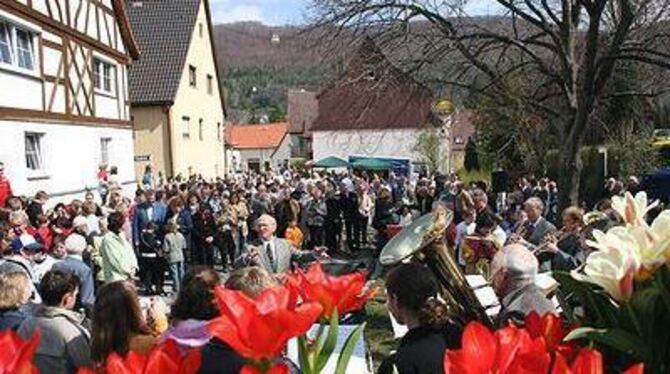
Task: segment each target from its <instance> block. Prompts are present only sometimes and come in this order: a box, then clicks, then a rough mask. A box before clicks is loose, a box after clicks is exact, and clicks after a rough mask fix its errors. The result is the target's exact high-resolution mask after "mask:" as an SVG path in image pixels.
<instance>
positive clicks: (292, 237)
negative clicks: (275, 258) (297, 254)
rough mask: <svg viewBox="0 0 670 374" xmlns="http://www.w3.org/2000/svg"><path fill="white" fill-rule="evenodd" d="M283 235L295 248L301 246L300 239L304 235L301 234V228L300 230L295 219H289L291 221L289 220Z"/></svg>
mask: <svg viewBox="0 0 670 374" xmlns="http://www.w3.org/2000/svg"><path fill="white" fill-rule="evenodd" d="M284 237H285V238H286V240H288V241H289V242H290V243H291V244H292V245H293V246H294V247H295V248H297V249H301V248H302V240H303V238H304V235H303V234H302V230H300V227H299V226H298V222H297V221H296V220H291V222H289V224H288V228H287V229H286V232H285V233H284Z"/></svg>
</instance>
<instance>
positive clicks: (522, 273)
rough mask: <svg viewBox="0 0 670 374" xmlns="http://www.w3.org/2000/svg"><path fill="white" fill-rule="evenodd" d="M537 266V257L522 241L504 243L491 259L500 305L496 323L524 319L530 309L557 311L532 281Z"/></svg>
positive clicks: (494, 284)
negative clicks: (509, 243)
mask: <svg viewBox="0 0 670 374" xmlns="http://www.w3.org/2000/svg"><path fill="white" fill-rule="evenodd" d="M538 267H539V264H538V261H537V258H536V257H535V256H534V255H533V253H531V252H530V251H529V250H528V249H527V248H526V247H524V246H523V245H521V244H512V245H508V246H506V247H504V248H503V249H501V250H500V251H498V253H496V255H495V256H494V257H493V260H491V283H492V286H493V290H494V291H495V292H496V295H498V297H499V298H500V304H501V306H502V309H501V310H500V314H498V325H499V326H504V325H506V324H507V322H508V321H510V320H511V321H518V322H523V320H524V318H525V317H526V316H527V315H528V314H530V313H531V312H537V313H538V314H540V315H543V314H545V313H556V309H555V308H554V305H553V304H552V302H551V301H550V300H549V299H547V297H546V296H545V294H544V292H543V291H542V289H540V288H539V287H538V286H537V285H535V276H536V275H537V272H538Z"/></svg>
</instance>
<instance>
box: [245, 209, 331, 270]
mask: <svg viewBox="0 0 670 374" xmlns="http://www.w3.org/2000/svg"><path fill="white" fill-rule="evenodd" d="M256 231H257V232H258V238H257V239H256V240H254V241H252V242H251V243H249V244H248V245H247V246H246V247H245V248H244V250H242V253H241V254H240V255H239V256H238V257H237V259H236V260H235V267H236V268H239V267H245V266H260V267H262V268H263V269H265V270H267V271H268V272H269V273H271V274H279V273H284V272H287V271H289V270H290V269H291V261H292V260H296V261H310V260H312V261H313V260H317V259H319V258H326V257H328V256H327V255H326V254H325V248H323V247H317V248H314V250H313V251H301V250H298V249H296V248H295V247H293V246H292V245H291V243H290V242H289V241H288V240H286V239H281V238H277V237H276V236H275V231H277V221H276V220H275V219H274V218H273V217H272V216H271V215H269V214H263V215H261V216H260V217H259V218H258V219H257V220H256Z"/></svg>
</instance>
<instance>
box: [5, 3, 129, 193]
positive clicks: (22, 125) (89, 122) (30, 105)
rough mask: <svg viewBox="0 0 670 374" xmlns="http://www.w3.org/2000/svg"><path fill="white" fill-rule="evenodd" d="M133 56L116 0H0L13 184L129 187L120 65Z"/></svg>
mask: <svg viewBox="0 0 670 374" xmlns="http://www.w3.org/2000/svg"><path fill="white" fill-rule="evenodd" d="M138 57H139V51H138V48H137V46H136V44H135V42H134V39H133V34H132V31H131V29H130V26H129V22H128V18H127V15H126V9H125V4H124V2H123V1H121V0H0V161H2V162H4V164H5V167H6V169H7V173H8V175H9V177H10V178H11V180H12V184H13V186H14V189H15V190H16V192H17V193H20V194H30V193H32V192H34V191H36V190H46V191H49V192H51V193H52V195H53V196H55V197H57V198H61V199H65V198H72V197H74V196H77V195H79V194H81V193H83V192H84V191H85V190H87V189H95V188H96V187H97V184H98V182H97V178H96V172H97V170H98V166H99V165H100V164H107V165H109V166H110V167H111V166H115V167H116V168H117V169H118V171H119V174H118V180H119V182H121V183H122V184H123V185H124V187H127V188H128V189H132V188H133V185H134V183H133V182H134V180H135V170H134V164H133V131H132V122H131V121H130V108H129V100H128V81H127V70H128V66H129V64H130V63H131V62H132V61H133V60H136V59H137V58H138Z"/></svg>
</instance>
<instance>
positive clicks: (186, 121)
mask: <svg viewBox="0 0 670 374" xmlns="http://www.w3.org/2000/svg"><path fill="white" fill-rule="evenodd" d="M181 137H182V139H184V140H189V139H191V117H188V116H183V117H181Z"/></svg>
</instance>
